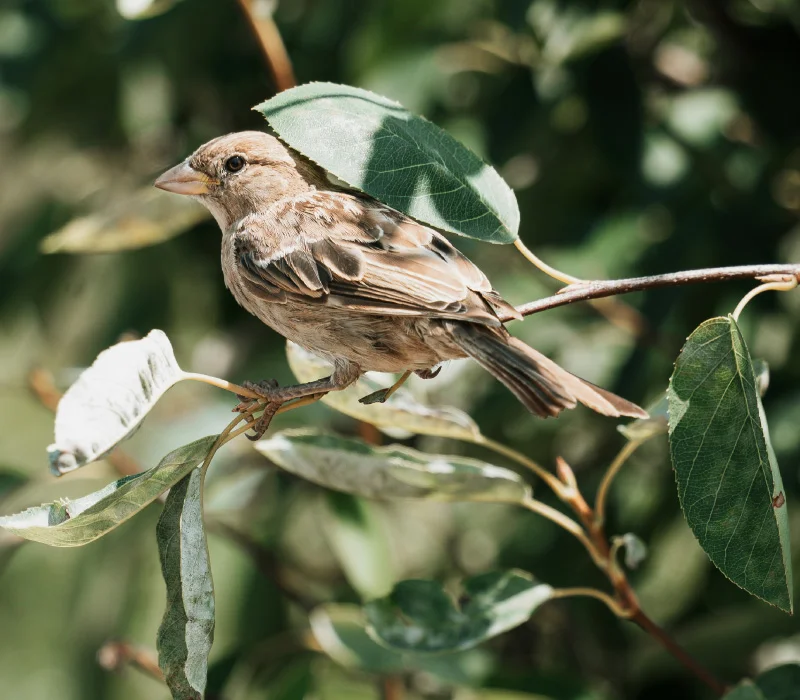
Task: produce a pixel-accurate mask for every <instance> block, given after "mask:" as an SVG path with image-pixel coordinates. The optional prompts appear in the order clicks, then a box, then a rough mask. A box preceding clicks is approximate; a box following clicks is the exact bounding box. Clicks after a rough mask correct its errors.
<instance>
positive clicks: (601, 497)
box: [594, 440, 643, 527]
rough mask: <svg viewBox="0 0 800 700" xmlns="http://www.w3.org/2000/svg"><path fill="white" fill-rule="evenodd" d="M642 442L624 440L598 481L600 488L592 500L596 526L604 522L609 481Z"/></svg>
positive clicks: (612, 479)
mask: <svg viewBox="0 0 800 700" xmlns="http://www.w3.org/2000/svg"><path fill="white" fill-rule="evenodd" d="M642 442H643V441H642V440H630V441H628V442H626V443H625V446H624V447H623V448H622V449H621V450H620V451H619V453H618V454H617V456H616V457H615V458H614V461H613V462H611V465H610V466H609V467H608V469H607V470H606V473H605V474H604V475H603V481H602V482H600V488H599V489H597V497H596V499H595V502H594V523H595V525H596V526H597V527H603V523H605V519H606V501H607V500H608V490H609V489H610V488H611V482H612V481H614V477H615V476H616V475H617V474H618V472H619V470H620V469H621V468H622V465H623V464H625V462H627V461H628V458H629V457H630V456H631V455H632V454H633V453H634V452H636V450H637V449H638V448H639V446H640V445H641V444H642Z"/></svg>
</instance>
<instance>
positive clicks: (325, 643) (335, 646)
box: [309, 604, 489, 685]
mask: <svg viewBox="0 0 800 700" xmlns="http://www.w3.org/2000/svg"><path fill="white" fill-rule="evenodd" d="M309 622H310V624H311V632H312V634H313V635H314V638H315V639H316V641H317V644H319V646H320V648H321V649H322V651H323V652H324V653H326V654H327V655H328V656H330V657H331V658H332V659H333V660H334V661H336V663H338V664H340V665H341V666H344V667H345V668H352V669H358V670H361V671H367V672H369V673H375V674H380V675H393V674H399V673H406V672H408V671H426V672H428V673H431V674H433V675H435V676H436V677H437V678H440V679H441V680H444V681H446V682H449V683H454V684H458V685H467V684H476V683H480V682H481V681H482V680H483V679H484V678H485V676H486V675H487V673H488V671H489V660H488V659H487V658H486V655H485V654H484V653H483V652H481V651H479V650H471V651H466V652H458V653H455V654H443V655H439V656H419V655H415V654H408V653H406V652H402V651H396V650H393V649H388V648H387V647H385V646H383V645H381V644H378V643H377V642H376V641H375V640H374V639H372V637H370V636H369V634H368V633H367V630H366V620H365V618H364V612H363V610H362V609H361V608H360V607H359V606H357V605H341V604H328V605H321V606H319V607H317V608H315V609H314V610H313V611H312V612H311V614H310V616H309Z"/></svg>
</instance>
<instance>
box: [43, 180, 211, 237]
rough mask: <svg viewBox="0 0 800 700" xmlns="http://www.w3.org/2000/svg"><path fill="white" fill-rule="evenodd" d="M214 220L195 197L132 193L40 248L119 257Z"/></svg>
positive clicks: (70, 226)
mask: <svg viewBox="0 0 800 700" xmlns="http://www.w3.org/2000/svg"><path fill="white" fill-rule="evenodd" d="M209 218H210V214H209V212H208V210H207V209H206V208H205V207H198V206H197V203H196V202H193V201H192V199H191V197H174V196H172V195H169V194H167V193H165V192H161V191H160V190H157V189H155V188H153V187H152V186H148V187H145V188H143V189H141V190H138V191H136V192H132V193H131V194H130V195H128V196H127V197H126V198H125V199H124V200H122V201H120V202H113V203H112V204H110V205H108V206H106V207H104V208H103V209H102V210H100V211H97V212H95V213H93V214H89V215H87V216H81V217H78V218H77V219H73V220H72V221H70V222H69V223H68V224H67V225H66V226H64V227H62V228H60V229H59V230H58V231H55V232H54V233H51V234H50V235H49V236H47V237H46V238H45V239H44V240H42V242H41V243H40V244H39V249H40V250H41V251H42V252H43V253H115V252H118V251H122V250H136V249H138V248H146V247H147V246H151V245H157V244H159V243H163V242H164V241H168V240H169V239H170V238H175V236H178V235H180V234H182V233H183V232H184V231H188V230H189V229H191V228H194V227H195V226H196V225H197V224H199V223H200V222H201V221H205V220H206V219H209Z"/></svg>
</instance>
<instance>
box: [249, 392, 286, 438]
mask: <svg viewBox="0 0 800 700" xmlns="http://www.w3.org/2000/svg"><path fill="white" fill-rule="evenodd" d="M282 405H283V402H272V403H268V404H267V405H266V406H264V412H263V413H262V414H261V415H260V416H259V418H258V420H257V421H255V423H253V425H252V427H253V433H252V434H248V433H245V437H246V438H247V439H248V440H251V441H252V442H255V441H256V440H260V439H261V438H262V437H264V433H266V432H267V430H269V425H270V423H272V419H273V418H274V417H275V414H276V413H277V412H278V409H279V408H280V407H281V406H282Z"/></svg>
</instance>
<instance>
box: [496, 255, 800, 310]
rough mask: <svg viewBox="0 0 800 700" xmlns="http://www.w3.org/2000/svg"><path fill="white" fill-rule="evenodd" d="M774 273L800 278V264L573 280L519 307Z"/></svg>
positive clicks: (534, 307) (544, 306) (537, 307)
mask: <svg viewBox="0 0 800 700" xmlns="http://www.w3.org/2000/svg"><path fill="white" fill-rule="evenodd" d="M770 275H787V276H792V277H794V278H795V279H797V280H799V281H800V265H741V266H737V267H712V268H705V269H701V270H686V271H684V272H671V273H669V274H666V275H653V276H650V277H630V278H627V279H619V280H595V281H587V282H577V283H572V284H570V285H569V286H567V287H564V289H562V290H561V291H559V292H558V293H557V294H554V295H553V296H549V297H545V298H544V299H537V300H536V301H531V302H528V303H527V304H522V305H521V306H518V307H517V311H519V313H521V314H522V315H523V316H530V315H531V314H536V313H539V312H540V311H547V310H548V309H555V308H556V307H558V306H566V305H567V304H574V303H575V302H578V301H588V300H590V299H601V298H603V297H610V296H616V295H618V294H629V293H631V292H641V291H643V290H645V289H656V288H659V287H677V286H680V285H684V284H694V283H698V282H723V281H726V280H740V279H758V278H760V277H768V276H770ZM500 320H501V321H503V322H506V321H511V320H513V317H512V316H511V315H510V314H508V315H505V316H502V317H501V318H500Z"/></svg>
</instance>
